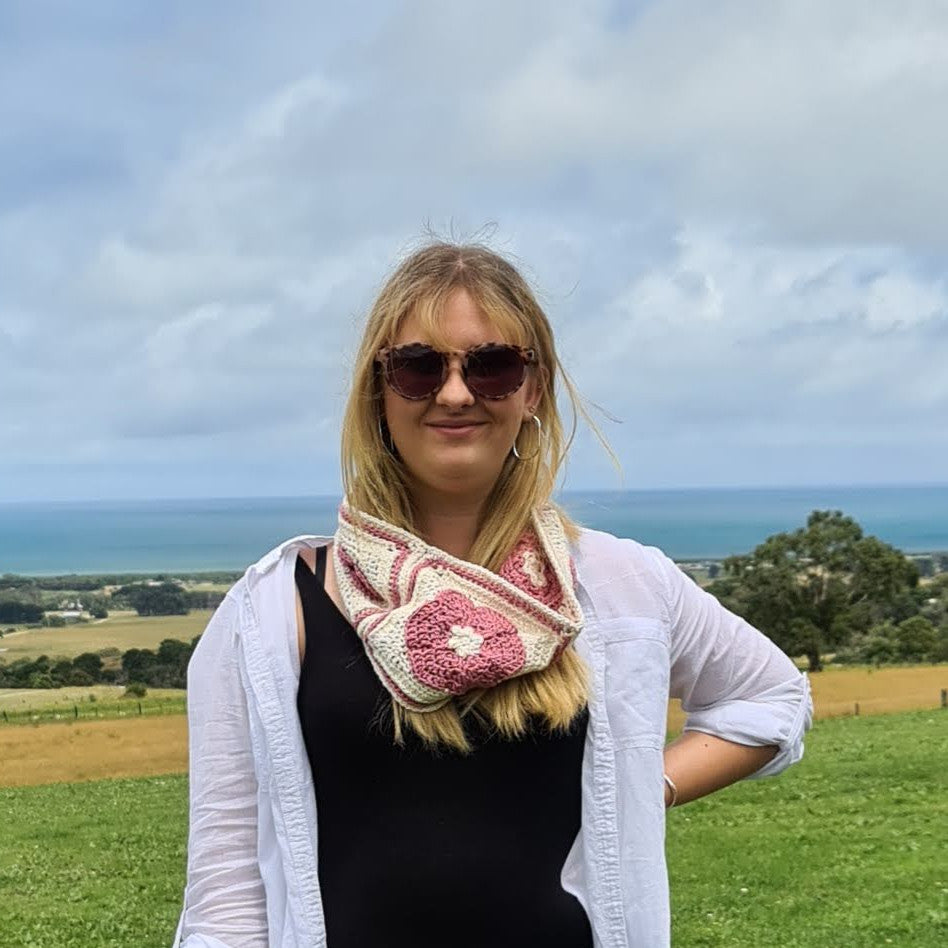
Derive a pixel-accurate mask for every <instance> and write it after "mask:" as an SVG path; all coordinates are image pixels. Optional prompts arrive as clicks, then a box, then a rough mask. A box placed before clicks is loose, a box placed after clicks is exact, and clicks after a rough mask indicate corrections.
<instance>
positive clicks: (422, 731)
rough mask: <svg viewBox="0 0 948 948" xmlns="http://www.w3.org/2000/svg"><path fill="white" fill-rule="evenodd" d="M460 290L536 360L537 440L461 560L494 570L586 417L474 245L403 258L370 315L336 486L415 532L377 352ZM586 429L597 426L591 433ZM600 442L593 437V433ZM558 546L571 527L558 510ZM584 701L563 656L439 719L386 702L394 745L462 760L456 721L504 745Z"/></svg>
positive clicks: (524, 300) (539, 336) (357, 503)
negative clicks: (561, 394) (559, 392)
mask: <svg viewBox="0 0 948 948" xmlns="http://www.w3.org/2000/svg"><path fill="white" fill-rule="evenodd" d="M461 288H463V289H464V290H466V291H467V292H468V294H470V296H471V298H472V300H473V301H474V302H475V304H476V305H477V306H478V308H479V309H480V310H481V311H482V312H483V313H484V314H485V315H486V316H487V318H488V319H489V320H490V321H491V322H492V323H493V324H494V325H495V326H496V328H497V329H498V330H500V331H501V332H502V333H503V336H504V338H505V340H507V341H508V342H512V343H514V344H516V345H521V346H528V347H530V348H533V349H535V350H536V351H537V354H538V373H537V382H538V384H539V385H540V390H541V398H540V402H539V404H538V406H537V416H538V417H539V419H540V421H541V423H542V425H543V430H542V435H541V434H540V433H539V431H538V429H537V428H536V427H535V426H534V425H532V424H531V425H525V426H524V427H523V428H522V429H521V432H520V434H519V435H518V437H517V445H518V450H519V451H520V452H521V454H522V455H523V457H524V458H526V459H528V460H521V461H518V460H517V459H516V458H515V457H514V456H513V455H512V454H511V456H509V457H508V458H507V460H506V461H505V463H504V466H503V469H502V470H501V473H500V477H499V478H498V479H497V482H496V483H495V485H494V487H493V489H492V492H491V494H490V497H489V498H488V501H487V503H485V504H484V513H483V517H482V522H481V523H480V524H479V525H478V531H477V537H476V539H475V542H474V545H473V546H472V547H471V550H470V552H469V553H468V557H467V558H468V559H469V560H470V561H471V562H472V563H477V564H479V565H481V566H485V567H486V568H488V569H491V570H494V571H497V570H499V569H500V567H501V565H502V564H503V562H504V560H505V558H506V557H507V555H508V554H509V553H510V551H511V550H512V549H513V547H514V545H515V543H516V542H517V540H518V539H519V537H520V535H521V534H522V533H523V531H524V529H525V528H526V527H527V525H528V523H529V521H530V514H531V511H532V510H533V509H534V508H535V507H537V506H540V505H543V504H547V503H551V502H552V500H551V498H552V494H553V489H554V486H555V484H556V478H557V475H558V472H559V469H560V466H561V465H562V463H563V461H564V459H565V457H566V453H567V451H568V449H569V446H570V444H571V442H572V440H573V436H574V434H575V431H576V420H577V415H582V416H583V417H585V418H586V419H587V420H590V423H591V419H589V416H588V413H587V412H586V410H585V408H584V406H583V404H582V402H581V400H580V398H579V396H578V393H577V391H576V388H575V386H574V385H573V383H572V382H571V381H570V379H569V376H568V375H567V374H566V372H565V371H564V369H563V367H562V365H561V364H560V362H559V360H558V359H557V356H556V350H555V348H554V345H553V333H552V330H551V328H550V324H549V321H548V320H547V318H546V315H545V314H544V312H543V310H542V309H541V307H540V305H539V303H538V302H537V300H536V298H535V296H534V294H533V293H532V291H531V290H530V287H529V286H528V285H527V282H526V281H525V280H524V278H523V277H522V276H521V275H520V273H519V272H518V271H517V270H516V268H515V267H513V266H512V265H511V264H510V263H509V262H508V261H507V260H505V259H504V258H503V257H501V256H499V255H498V254H496V253H495V252H494V251H492V250H490V249H488V248H487V247H485V246H483V245H481V244H451V243H446V242H442V241H437V242H433V243H429V244H427V245H426V246H423V247H422V248H421V249H419V250H417V251H416V252H414V253H412V254H411V255H410V256H409V257H408V258H407V259H406V260H404V261H403V262H402V263H401V265H400V266H399V267H398V268H397V269H396V270H395V272H394V273H393V274H392V275H391V276H390V277H389V279H388V280H387V281H386V283H385V285H384V286H383V287H382V290H381V292H380V293H379V295H378V297H377V298H376V300H375V303H374V304H373V306H372V309H371V311H370V313H369V318H368V323H367V325H366V328H365V333H364V335H363V337H362V343H361V345H360V347H359V350H358V353H357V355H356V362H355V371H354V374H353V380H352V389H351V391H350V394H349V399H348V403H347V405H346V412H345V418H344V422H343V429H342V477H343V485H344V488H345V492H346V496H347V497H348V500H349V503H350V506H351V507H352V508H353V509H354V510H356V511H359V510H361V511H364V512H365V513H368V514H371V515H372V516H375V517H379V518H380V519H382V520H386V521H388V522H389V523H392V524H394V525H395V526H398V527H401V528H403V529H405V530H409V531H411V532H413V533H417V532H418V531H417V529H416V527H415V523H414V513H413V506H412V499H411V493H410V490H409V484H408V481H407V478H406V472H405V469H404V467H403V465H402V464H401V462H400V461H399V460H398V459H397V457H396V456H395V455H394V454H393V453H392V452H391V451H389V450H388V449H387V447H386V445H385V443H384V442H383V434H382V425H381V421H382V417H383V409H382V394H383V393H382V382H381V379H380V376H379V372H378V368H377V363H376V354H377V353H378V351H379V350H380V349H382V348H384V347H385V346H389V345H391V344H392V343H393V342H394V340H395V338H396V336H397V334H398V331H399V328H400V326H401V324H402V322H403V321H404V320H405V319H406V318H407V317H408V316H409V315H410V314H414V315H415V316H417V317H418V318H419V319H420V321H421V323H422V326H423V327H424V329H425V331H426V332H427V333H429V334H430V336H431V338H432V340H433V341H434V342H436V343H437V342H438V341H439V337H440V335H441V329H440V318H441V313H442V310H443V307H444V305H445V303H446V301H447V299H448V297H449V296H450V295H451V293H452V292H454V291H455V290H456V289H461ZM557 381H559V382H560V383H561V384H562V386H563V388H564V390H565V392H566V394H567V396H568V398H569V400H570V402H571V404H572V408H573V417H572V424H571V426H570V430H569V431H568V432H566V431H565V430H564V426H563V422H562V420H561V418H560V415H559V412H558V410H557V404H556V389H557ZM593 429H594V430H596V429H595V425H593ZM597 434H598V431H597ZM560 515H561V516H562V518H563V524H564V527H565V529H566V532H567V536H568V537H570V538H571V539H575V538H576V536H577V535H578V527H577V526H576V525H575V524H574V523H573V522H572V521H571V520H570V519H569V517H567V516H566V514H565V513H564V512H563V511H562V510H560ZM587 699H588V680H587V672H586V668H585V665H584V663H583V662H582V660H581V659H580V658H579V656H578V655H577V654H576V652H575V651H574V650H573V649H572V647H570V648H568V649H567V650H566V651H565V652H564V653H563V655H562V656H561V657H560V660H559V661H558V662H554V663H553V664H552V665H550V666H549V667H547V668H546V669H544V670H543V671H539V672H532V673H530V674H526V675H521V676H520V677H517V678H511V679H508V680H507V681H504V682H501V683H500V684H498V685H496V686H494V687H493V688H490V689H486V690H480V691H477V692H471V693H469V694H467V695H464V696H463V697H462V698H457V699H455V700H454V701H452V702H450V703H449V704H447V705H445V706H444V707H443V708H441V709H439V710H437V711H427V712H415V711H408V710H406V709H405V708H403V707H402V706H401V705H399V704H397V703H396V702H394V701H393V702H392V715H393V727H394V732H395V739H396V741H398V742H401V741H402V738H403V731H404V729H405V728H406V727H408V728H409V729H411V730H412V731H414V732H415V733H416V734H417V735H418V736H419V737H420V738H421V739H422V740H423V741H424V742H425V743H426V744H427V745H429V746H430V747H432V748H437V747H441V746H446V747H450V748H454V749H456V750H459V751H462V752H467V751H468V750H470V745H469V743H468V740H467V737H466V736H465V733H464V727H463V725H462V718H463V717H464V716H465V715H467V714H468V713H473V714H474V715H475V716H476V717H478V718H479V719H480V720H481V721H483V722H484V723H488V724H490V725H493V727H494V728H496V730H497V731H498V732H499V733H500V734H501V735H502V736H503V737H505V738H508V739H510V738H515V737H517V736H519V735H521V734H523V733H524V731H525V729H526V727H527V725H528V722H529V717H530V716H531V715H537V716H538V717H539V718H540V719H542V720H543V721H545V723H546V725H547V727H548V728H549V729H550V730H561V729H565V728H567V727H568V726H569V724H570V722H571V721H572V720H573V718H574V717H575V716H576V714H577V713H578V712H579V711H580V710H581V709H582V708H583V707H584V706H585V704H586V702H587Z"/></svg>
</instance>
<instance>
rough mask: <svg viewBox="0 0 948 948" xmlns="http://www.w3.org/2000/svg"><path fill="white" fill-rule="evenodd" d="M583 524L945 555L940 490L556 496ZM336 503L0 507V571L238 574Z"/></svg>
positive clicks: (704, 545) (669, 542)
mask: <svg viewBox="0 0 948 948" xmlns="http://www.w3.org/2000/svg"><path fill="white" fill-rule="evenodd" d="M561 500H562V502H563V503H564V505H565V506H566V508H567V509H568V510H569V511H570V512H571V513H572V514H573V515H574V516H575V517H576V518H577V519H578V520H579V521H580V522H581V523H582V524H584V525H585V526H588V527H593V528H595V529H599V530H607V531H609V532H610V533H615V534H618V535H620V536H627V537H633V538H635V539H636V540H639V541H640V542H642V543H647V544H653V545H655V546H658V547H661V548H662V549H663V550H665V552H666V553H668V554H669V556H672V557H674V558H675V559H678V560H684V559H702V558H708V559H710V558H717V557H723V556H728V555H730V554H733V553H744V552H747V551H749V550H751V549H752V548H753V547H754V546H755V545H756V544H758V543H759V542H761V541H762V540H763V539H765V538H766V537H767V536H769V535H770V534H772V533H777V532H779V531H782V530H793V529H796V528H797V527H801V526H803V525H804V523H805V522H806V517H807V514H808V513H809V512H810V511H811V510H814V509H832V510H842V511H843V512H844V513H846V514H849V515H850V516H852V517H854V518H855V519H856V520H858V521H859V523H860V524H861V525H862V527H863V530H864V531H865V532H866V533H867V534H875V535H876V536H878V537H880V538H881V539H883V540H885V541H886V542H888V543H891V544H892V545H893V546H896V547H898V548H900V549H902V550H904V551H905V552H907V553H908V552H913V553H914V552H926V551H934V550H948V485H946V486H939V487H826V488H816V487H807V488H786V489H771V488H757V489H746V488H741V489H708V490H666V491H652V490H641V491H602V492H582V493H572V494H567V495H565V496H564V497H562V498H561ZM336 506H337V499H336V498H328V497H298V498H248V499H242V500H240V499H238V500H234V499H226V500H224V499H221V500H158V501H121V502H119V501H116V502H95V503H48V504H39V503H22V504H0V573H21V574H34V575H43V574H45V575H49V574H57V573H101V572H152V573H154V572H164V571H180V572H185V571H198V570H239V569H242V568H244V567H245V566H246V565H247V564H248V563H252V562H253V561H254V560H256V559H258V558H259V557H260V556H261V555H262V554H263V553H265V552H266V551H267V550H268V549H270V548H271V547H272V546H275V545H276V544H277V543H279V542H280V541H281V540H284V539H286V538H287V537H291V536H295V535H296V534H299V533H331V532H332V530H333V528H334V524H335V519H336Z"/></svg>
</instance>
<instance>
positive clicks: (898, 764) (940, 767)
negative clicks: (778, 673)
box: [0, 711, 948, 948]
mask: <svg viewBox="0 0 948 948" xmlns="http://www.w3.org/2000/svg"><path fill="white" fill-rule="evenodd" d="M946 759H948V712H944V711H925V712H912V713H906V714H893V715H885V716H879V717H860V718H836V719H831V720H826V721H821V722H818V723H817V724H816V725H815V727H814V729H813V731H811V732H810V734H809V735H808V738H807V753H806V757H805V759H804V761H803V762H802V763H801V764H799V765H798V766H796V767H794V768H792V769H791V770H790V771H788V772H787V773H786V774H784V775H783V776H782V777H780V778H778V779H776V780H763V781H746V782H744V783H742V784H740V785H738V786H735V787H731V788H729V789H727V790H725V791H723V792H721V793H719V794H717V795H715V796H714V797H710V798H708V799H705V800H700V801H697V802H695V803H692V804H689V805H688V806H686V807H683V808H682V809H680V810H676V811H673V812H672V813H670V814H669V821H668V852H669V866H670V875H671V883H672V913H673V944H674V945H675V946H676V948H712V946H714V948H717V946H721V948H725V946H727V948H743V946H754V948H797V946H800V948H863V946H866V948H868V946H878V945H887V944H892V945H901V946H905V948H928V946H936V945H941V944H945V943H946V940H948V860H946V857H945V841H946V826H948V769H946V767H945V760H946ZM0 818H2V820H3V826H4V845H3V847H2V848H0V905H2V906H3V916H4V919H5V921H4V926H3V935H2V942H3V944H4V946H9V948H21V946H22V948H26V946H43V948H60V946H62V948H65V946H77V948H78V946H82V948H92V946H113V945H133V944H134V945H136V946H139V948H148V946H156V948H157V946H162V948H163V946H166V945H168V944H169V943H170V941H171V936H172V934H173V932H174V926H175V924H176V919H177V912H178V907H179V904H180V896H181V889H182V884H183V879H184V862H185V845H186V844H185V840H186V835H187V779H186V778H185V777H158V778H147V779H138V780H106V781H99V782H95V783H85V784H62V785H56V786H42V787H24V788H17V789H9V788H7V789H0Z"/></svg>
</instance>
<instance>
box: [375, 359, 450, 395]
mask: <svg viewBox="0 0 948 948" xmlns="http://www.w3.org/2000/svg"><path fill="white" fill-rule="evenodd" d="M443 370H444V360H443V359H442V357H441V353H440V352H437V351H435V350H434V349H432V348H431V347H430V346H404V347H403V348H401V349H395V350H394V351H392V352H390V353H389V356H388V365H387V374H388V384H389V385H391V386H392V388H394V389H395V391H396V392H398V393H399V395H404V396H405V398H427V396H429V395H430V394H431V393H432V392H434V391H435V390H436V389H437V388H438V387H439V386H440V385H441V377H442V375H443Z"/></svg>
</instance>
